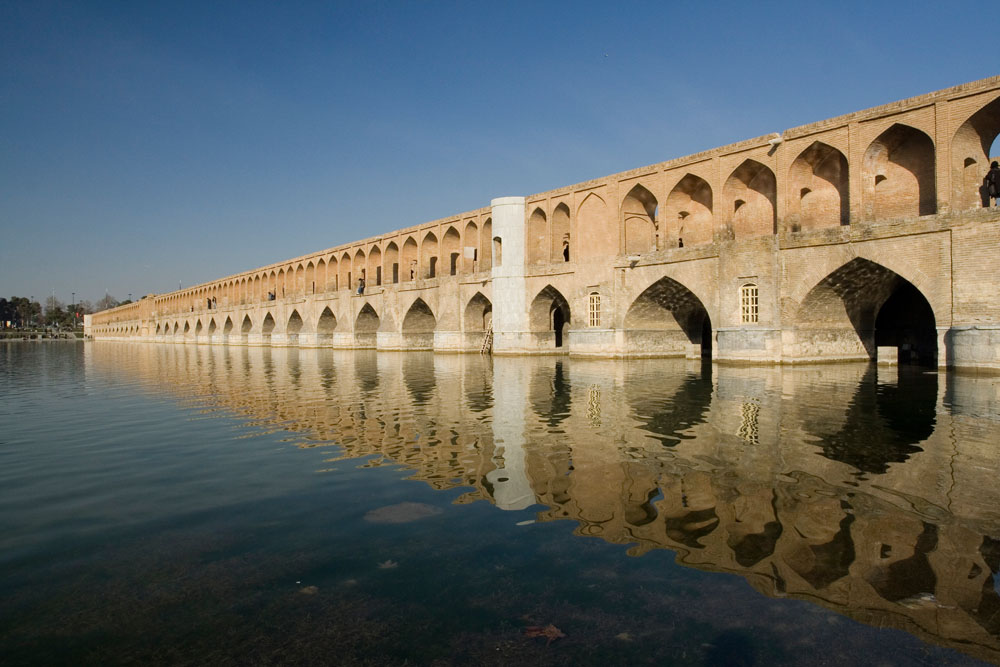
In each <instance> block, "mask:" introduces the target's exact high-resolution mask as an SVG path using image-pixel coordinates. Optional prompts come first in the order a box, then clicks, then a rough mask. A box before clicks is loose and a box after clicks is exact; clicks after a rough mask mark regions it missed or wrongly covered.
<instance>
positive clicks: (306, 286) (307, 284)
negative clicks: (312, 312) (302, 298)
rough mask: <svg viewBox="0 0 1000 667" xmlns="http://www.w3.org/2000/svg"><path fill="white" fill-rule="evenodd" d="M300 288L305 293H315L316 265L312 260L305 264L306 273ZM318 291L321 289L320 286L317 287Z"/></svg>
mask: <svg viewBox="0 0 1000 667" xmlns="http://www.w3.org/2000/svg"><path fill="white" fill-rule="evenodd" d="M302 290H303V291H304V292H305V293H306V294H315V293H316V265H315V264H313V263H312V260H309V262H308V263H307V264H306V273H305V277H304V278H303V281H302ZM319 291H321V292H322V291H323V288H322V286H321V287H320V288H319Z"/></svg>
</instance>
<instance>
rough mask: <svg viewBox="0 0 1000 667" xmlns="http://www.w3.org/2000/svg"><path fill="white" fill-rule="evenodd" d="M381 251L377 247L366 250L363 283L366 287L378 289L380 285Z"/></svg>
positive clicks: (381, 279)
mask: <svg viewBox="0 0 1000 667" xmlns="http://www.w3.org/2000/svg"><path fill="white" fill-rule="evenodd" d="M383 280H384V276H383V275H382V251H381V250H380V249H379V247H378V246H377V245H373V246H372V247H371V248H369V249H368V270H367V271H366V272H365V282H367V284H368V287H378V286H379V285H381V284H382V281H383Z"/></svg>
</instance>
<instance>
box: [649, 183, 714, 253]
mask: <svg viewBox="0 0 1000 667" xmlns="http://www.w3.org/2000/svg"><path fill="white" fill-rule="evenodd" d="M662 219H663V221H664V223H663V224H664V226H665V231H666V232H667V233H668V234H669V235H670V236H671V238H672V239H675V240H674V243H676V244H677V245H678V246H679V247H685V246H694V245H702V244H705V243H711V242H712V239H713V236H714V233H715V223H714V221H713V214H712V186H710V185H709V184H708V181H706V180H705V179H703V178H701V177H700V176H695V175H694V174H685V175H684V178H682V179H681V180H680V181H679V182H678V183H677V185H675V186H674V188H673V190H671V191H670V194H669V195H667V200H666V202H665V203H664V206H663V216H662Z"/></svg>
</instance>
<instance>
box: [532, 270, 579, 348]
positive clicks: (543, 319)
mask: <svg viewBox="0 0 1000 667" xmlns="http://www.w3.org/2000/svg"><path fill="white" fill-rule="evenodd" d="M528 324H529V327H530V328H531V333H532V334H533V335H534V337H535V343H536V345H537V346H538V347H539V348H540V349H543V350H544V349H558V348H563V347H565V346H566V343H567V342H568V339H569V326H570V310H569V302H568V301H566V297H564V296H563V295H562V293H561V292H560V291H559V290H557V289H556V288H555V287H553V286H552V285H546V286H545V287H544V288H542V290H541V291H540V292H539V293H538V295H537V296H535V298H534V299H532V301H531V307H530V309H529V310H528Z"/></svg>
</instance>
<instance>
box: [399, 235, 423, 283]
mask: <svg viewBox="0 0 1000 667" xmlns="http://www.w3.org/2000/svg"><path fill="white" fill-rule="evenodd" d="M417 254H418V253H417V241H416V239H414V238H413V237H412V236H408V237H406V241H404V242H403V251H402V258H401V259H402V261H401V262H400V264H401V266H400V267H399V271H400V273H401V274H402V278H401V280H404V281H407V280H416V279H417V270H418V268H419V267H418V266H417Z"/></svg>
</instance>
